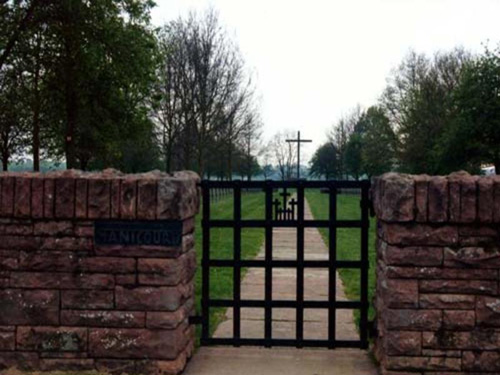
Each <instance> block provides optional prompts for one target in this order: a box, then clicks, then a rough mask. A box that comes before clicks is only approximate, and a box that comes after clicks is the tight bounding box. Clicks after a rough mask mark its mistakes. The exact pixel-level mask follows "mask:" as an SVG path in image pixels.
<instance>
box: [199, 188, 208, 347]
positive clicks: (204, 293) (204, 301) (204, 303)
mask: <svg viewBox="0 0 500 375" xmlns="http://www.w3.org/2000/svg"><path fill="white" fill-rule="evenodd" d="M202 195H203V220H202V234H203V240H202V246H203V250H202V260H201V272H202V289H201V315H202V316H201V318H202V327H201V341H202V343H203V340H207V339H209V332H210V327H209V322H210V317H209V313H210V309H209V299H210V269H209V260H210V188H209V187H208V186H203V185H202Z"/></svg>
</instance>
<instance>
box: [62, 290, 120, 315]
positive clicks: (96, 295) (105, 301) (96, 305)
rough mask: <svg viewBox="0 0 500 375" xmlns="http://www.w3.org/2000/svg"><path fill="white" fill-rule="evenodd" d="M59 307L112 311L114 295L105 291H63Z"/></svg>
mask: <svg viewBox="0 0 500 375" xmlns="http://www.w3.org/2000/svg"><path fill="white" fill-rule="evenodd" d="M61 306H62V308H63V309H84V310H85V309H87V310H91V309H93V310H99V309H112V308H113V306H114V293H113V291H107V290H63V291H61Z"/></svg>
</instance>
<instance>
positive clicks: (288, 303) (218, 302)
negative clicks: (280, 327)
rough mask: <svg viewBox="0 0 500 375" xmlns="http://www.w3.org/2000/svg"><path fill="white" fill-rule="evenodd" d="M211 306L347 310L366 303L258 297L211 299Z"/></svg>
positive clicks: (361, 306) (357, 307)
mask: <svg viewBox="0 0 500 375" xmlns="http://www.w3.org/2000/svg"><path fill="white" fill-rule="evenodd" d="M209 306H211V307H235V306H240V307H266V306H270V307H273V308H276V309H278V308H280V309H286V308H297V307H299V306H304V308H307V309H327V308H328V307H330V306H333V307H335V308H337V309H345V310H354V309H361V308H363V307H365V305H364V304H363V303H362V302H360V301H331V302H330V301H326V300H325V301H308V300H305V301H301V302H297V301H294V300H284V299H276V300H271V301H262V300H257V299H245V300H244V299H242V300H239V301H235V300H231V299H211V300H210V303H209Z"/></svg>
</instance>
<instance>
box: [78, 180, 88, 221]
mask: <svg viewBox="0 0 500 375" xmlns="http://www.w3.org/2000/svg"><path fill="white" fill-rule="evenodd" d="M75 184H76V185H75V217H76V218H78V219H86V218H87V209H88V207H87V206H88V205H87V201H88V180H87V179H83V178H81V179H77V180H76V182H75Z"/></svg>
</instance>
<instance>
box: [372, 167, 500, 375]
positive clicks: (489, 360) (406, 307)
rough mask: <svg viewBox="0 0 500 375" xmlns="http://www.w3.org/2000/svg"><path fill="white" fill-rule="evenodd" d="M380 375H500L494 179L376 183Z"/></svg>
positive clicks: (389, 178)
mask: <svg viewBox="0 0 500 375" xmlns="http://www.w3.org/2000/svg"><path fill="white" fill-rule="evenodd" d="M372 193H373V198H374V206H375V212H376V215H377V293H376V311H377V328H378V338H377V340H376V356H377V358H378V360H379V361H380V365H381V369H382V374H387V375H389V374H390V375H396V374H400V375H403V374H405V375H409V374H425V375H431V374H435V375H438V374H447V375H452V374H465V373H474V374H483V373H485V374H486V373H488V374H492V373H495V374H498V373H500V294H499V288H500V285H499V283H500V277H499V270H500V179H499V178H498V177H477V176H470V175H468V174H466V173H456V174H452V175H449V176H445V177H429V176H410V175H401V174H394V173H390V174H385V175H383V176H381V177H380V178H378V179H375V181H374V186H373V191H372Z"/></svg>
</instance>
